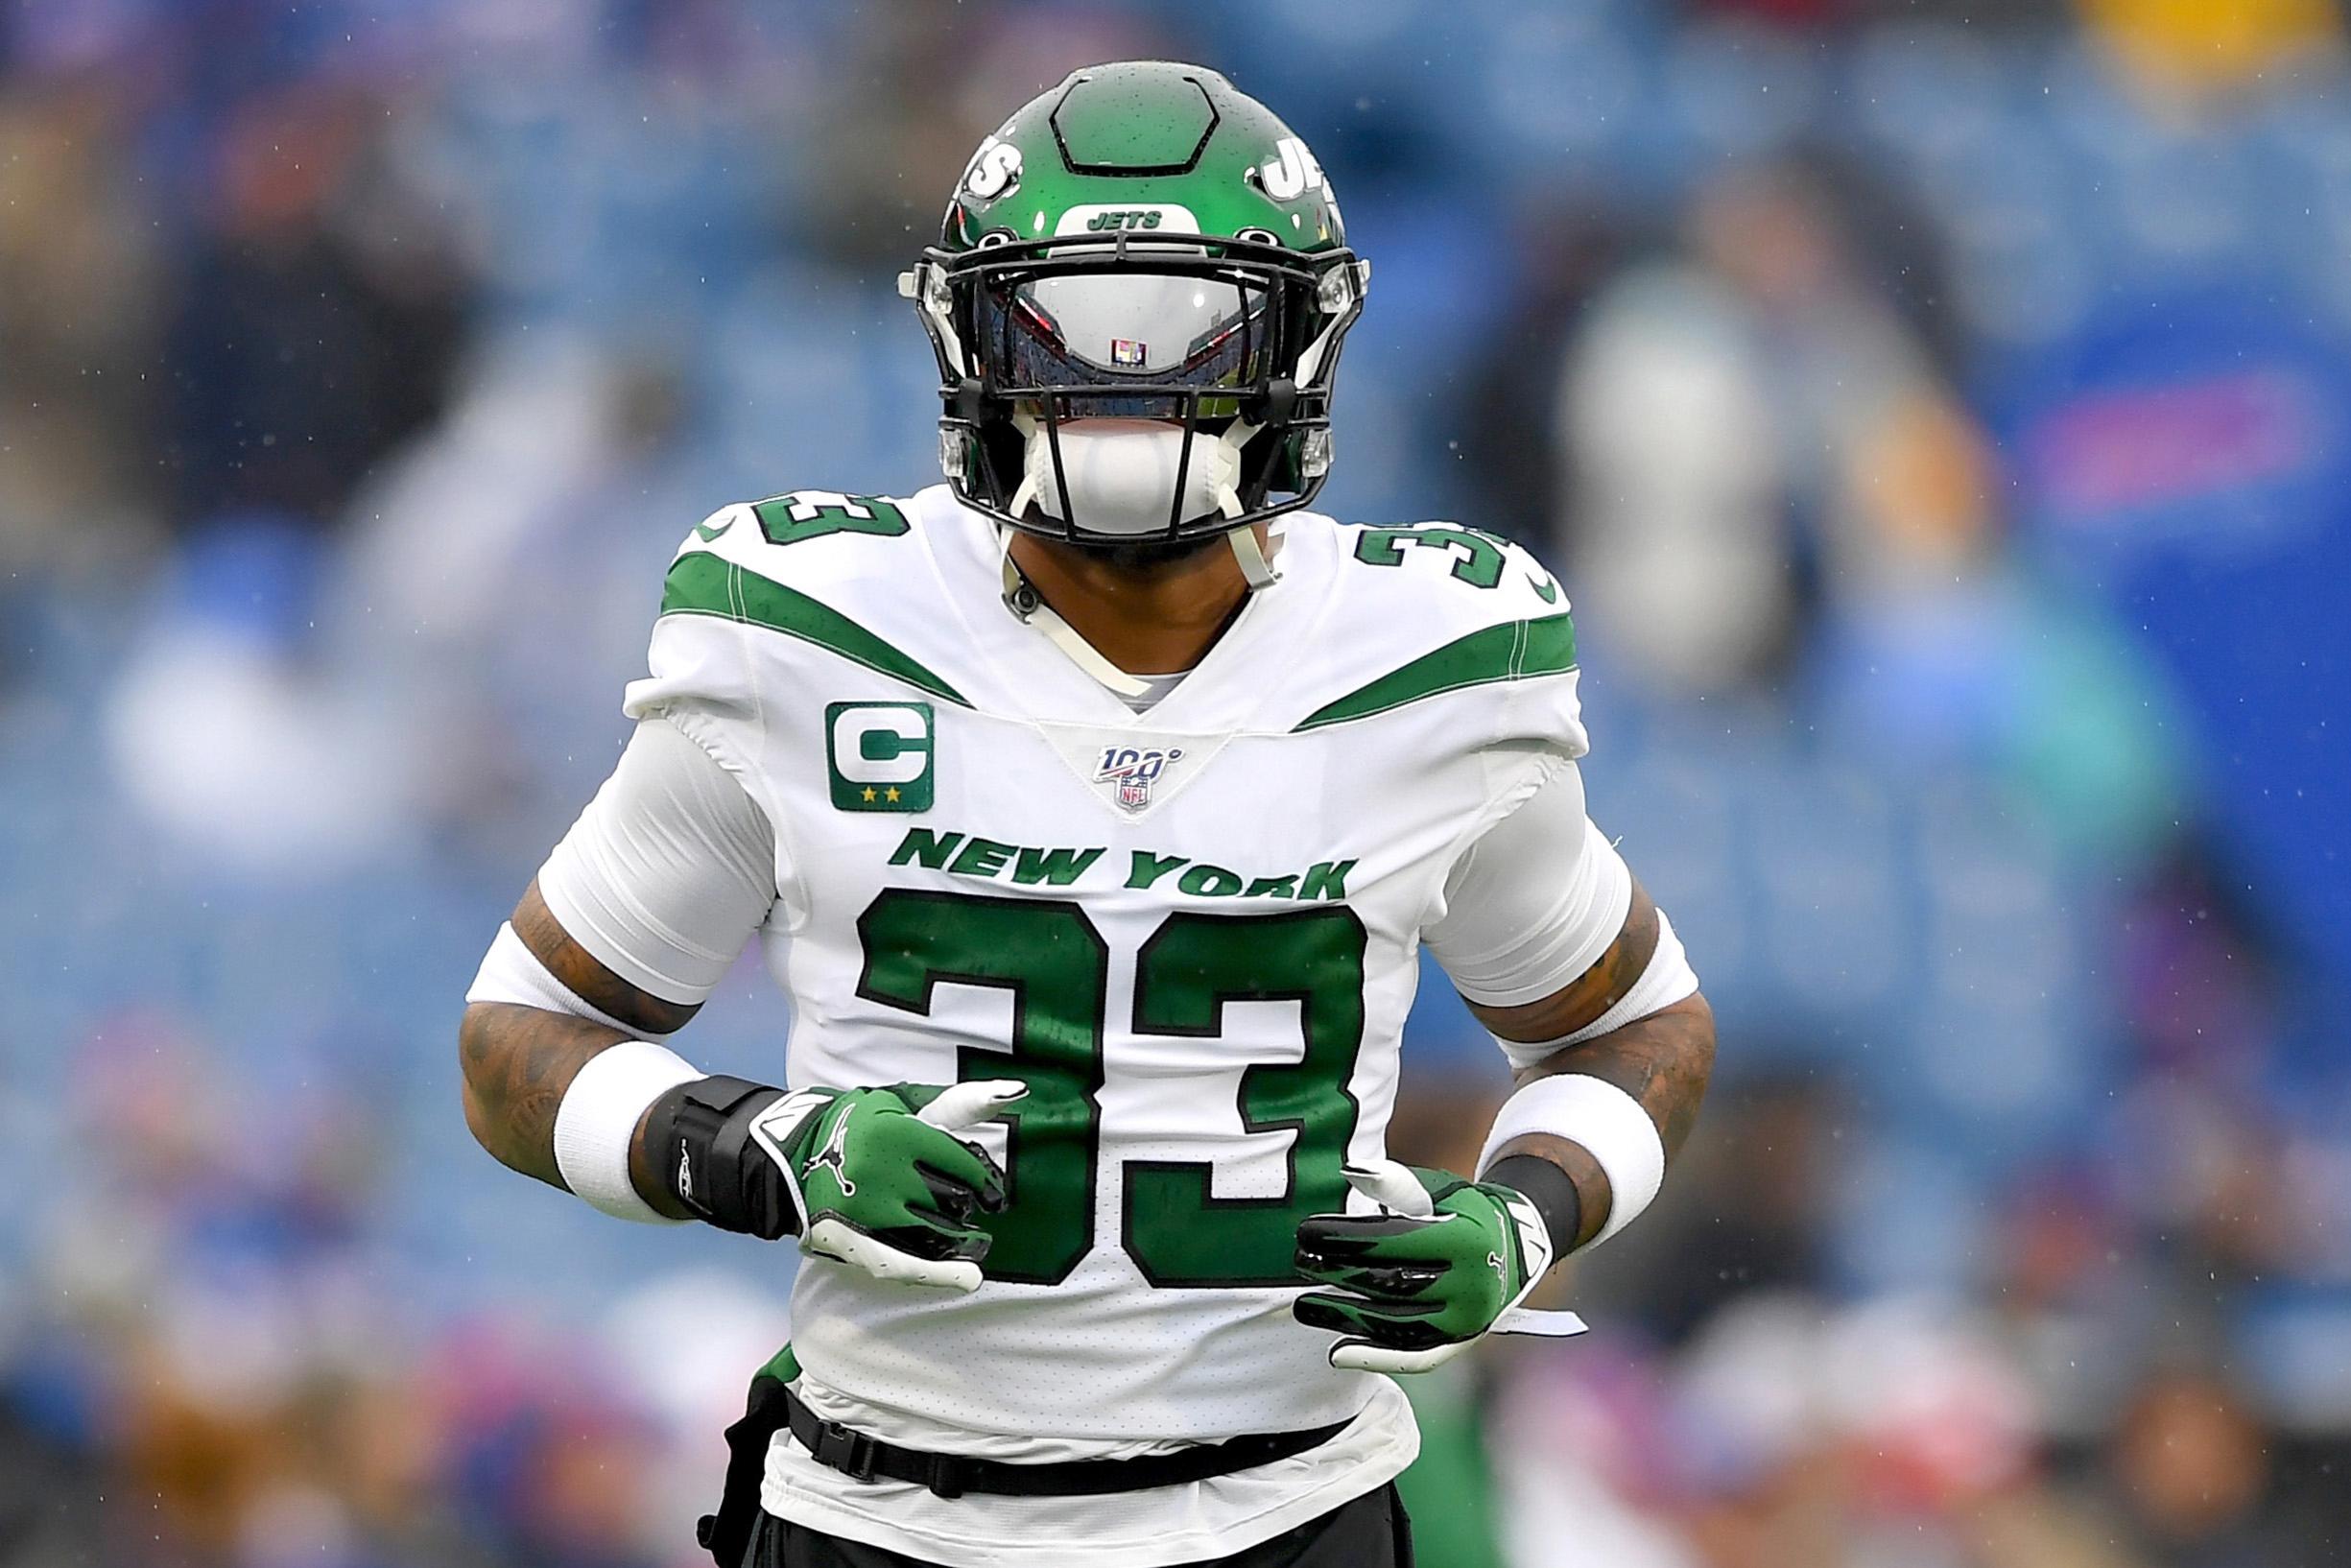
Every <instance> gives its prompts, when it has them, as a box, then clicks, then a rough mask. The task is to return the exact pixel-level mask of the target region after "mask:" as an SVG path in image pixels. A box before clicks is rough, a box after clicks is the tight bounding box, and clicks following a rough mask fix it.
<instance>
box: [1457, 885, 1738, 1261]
mask: <svg viewBox="0 0 2351 1568" xmlns="http://www.w3.org/2000/svg"><path fill="white" fill-rule="evenodd" d="M1658 936H1659V928H1658V923H1657V906H1656V904H1655V903H1654V902H1653V901H1652V900H1651V899H1650V896H1649V893H1648V891H1646V890H1644V889H1643V888H1642V886H1641V885H1640V883H1638V882H1635V883H1634V884H1633V886H1632V903H1631V906H1630V908H1629V909H1627V912H1626V915H1625V929H1624V930H1623V931H1621V932H1619V933H1618V934H1617V938H1616V940H1615V941H1613V942H1611V943H1610V944H1609V945H1608V950H1607V951H1606V952H1604V953H1603V954H1602V955H1601V956H1600V957H1599V958H1598V959H1596V960H1594V961H1593V963H1592V966H1591V967H1590V968H1588V969H1586V970H1584V972H1583V973H1582V974H1580V975H1578V976H1577V977H1576V978H1575V979H1574V980H1572V981H1570V982H1569V983H1568V984H1567V985H1566V986H1562V987H1561V988H1560V989H1558V990H1557V991H1555V992H1554V993H1552V994H1551V995H1550V996H1547V997H1545V998H1543V999H1542V1000H1541V1001H1539V1002H1531V1003H1529V1004H1527V1005H1526V1006H1524V1007H1517V1008H1488V1007H1481V1006H1479V1005H1478V1004H1476V1003H1474V1002H1473V1003H1471V1004H1470V1011H1471V1012H1473V1013H1475V1014H1477V1016H1478V1020H1479V1021H1480V1022H1481V1023H1483V1024H1484V1025H1485V1027H1486V1028H1488V1029H1490V1030H1492V1031H1493V1032H1494V1033H1496V1034H1499V1035H1501V1036H1502V1037H1503V1038H1504V1039H1508V1040H1555V1039H1558V1038H1560V1037H1561V1036H1563V1035H1568V1034H1573V1033H1576V1032H1577V1031H1579V1030H1582V1029H1589V1028H1590V1027H1591V1026H1592V1025H1594V1024H1596V1023H1598V1022H1599V1021H1600V1020H1601V1019H1602V1018H1603V1017H1604V1016H1606V1014H1607V1011H1608V1010H1609V1009H1610V1008H1612V1007H1614V1006H1616V1004H1617V1003H1618V1002H1620V1001H1622V1000H1623V999H1624V997H1625V994H1626V993H1627V991H1629V990H1631V989H1632V986H1633V984H1634V982H1636V981H1638V980H1639V979H1640V978H1641V975H1642V973H1643V971H1645V970H1646V969H1648V967H1649V963H1650V958H1652V957H1653V956H1654V955H1655V953H1656V951H1657V939H1658ZM1713 1071H1714V1010H1712V1009H1711V1008H1709V1007H1707V1005H1706V999H1705V998H1704V997H1702V996H1695V995H1694V996H1691V997H1689V998H1687V999H1685V1000H1683V1001H1680V1002H1676V1003H1674V1005H1673V1006H1672V1007H1669V1008H1663V1009H1660V1010H1657V1011H1655V1012H1652V1013H1650V1014H1649V1015H1648V1016H1647V1017H1644V1018H1635V1019H1634V1020H1632V1021H1631V1022H1630V1023H1628V1024H1626V1025H1624V1026H1623V1027H1621V1028H1618V1029H1612V1030H1610V1031H1609V1032H1608V1033H1605V1034H1601V1035H1596V1036H1595V1037H1593V1038H1591V1039H1588V1040H1585V1041H1582V1042H1581V1043H1580V1044H1577V1045H1570V1046H1563V1047H1561V1048H1560V1049H1559V1050H1557V1051H1555V1052H1553V1053H1552V1054H1551V1055H1550V1056H1548V1057H1544V1058H1543V1059H1542V1060H1540V1061H1538V1062H1536V1063H1534V1064H1533V1065H1532V1066H1531V1067H1524V1068H1521V1069H1519V1071H1518V1074H1517V1081H1518V1082H1519V1083H1521V1084H1525V1083H1530V1082H1532V1081H1534V1080H1535V1079H1538V1078H1547V1077H1549V1076H1551V1075H1552V1074H1554V1073H1583V1074H1585V1075H1587V1076H1589V1077H1592V1078H1597V1079H1599V1080H1600V1081H1603V1082H1604V1083H1612V1084H1614V1085H1616V1087H1618V1088H1620V1089H1622V1090H1624V1091H1625V1092H1626V1093H1627V1094H1628V1095H1630V1096H1632V1097H1633V1099H1635V1100H1637V1101H1639V1102H1640V1103H1641V1108H1642V1109H1644V1110H1646V1111H1648V1112H1649V1115H1650V1120H1651V1121H1653V1122H1655V1123H1656V1124H1657V1134H1658V1136H1659V1137H1660V1138H1662V1139H1663V1140H1664V1142H1665V1152H1666V1156H1667V1157H1668V1158H1669V1159H1671V1158H1672V1157H1673V1156H1674V1155H1675V1154H1677V1153H1679V1152H1680V1151H1681V1147H1682V1145H1683V1144H1684V1143H1686V1142H1688V1141H1689V1137H1690V1129H1691V1128H1692V1126H1693V1125H1695V1124H1696V1123H1697V1121H1698V1105H1699V1103H1700V1102H1701V1101H1702V1100H1704V1099H1705V1096H1706V1081H1707V1079H1708V1078H1709V1077H1710V1076H1711V1075H1712V1074H1713ZM1502 1152H1508V1153H1532V1154H1540V1155H1542V1156H1543V1157H1544V1158H1545V1159H1548V1160H1550V1161H1551V1162H1552V1163H1553V1164H1555V1165H1557V1166H1558V1167H1559V1168H1560V1169H1562V1170H1564V1171H1565V1172H1567V1174H1568V1176H1569V1177H1570V1179H1572V1180H1573V1181H1574V1182H1575V1183H1576V1192H1577V1196H1578V1197H1579V1199H1580V1200H1581V1202H1582V1224H1581V1226H1580V1234H1579V1235H1578V1236H1577V1238H1576V1241H1575V1245H1577V1246H1581V1245H1582V1244H1583V1243H1585V1242H1587V1241H1590V1240H1591V1239H1592V1238H1593V1237H1594V1236H1596V1235H1598V1234H1599V1233H1600V1229H1601V1226H1603V1224H1606V1223H1607V1219H1608V1203H1609V1196H1610V1195H1609V1192H1608V1176H1607V1173H1605V1172H1603V1170H1602V1169H1601V1168H1600V1162H1599V1161H1597V1160H1595V1159H1593V1158H1592V1156H1591V1155H1590V1154H1589V1153H1587V1152H1585V1151H1584V1150H1583V1149H1582V1147H1581V1146H1580V1145H1578V1144H1574V1143H1570V1142H1568V1141H1567V1140H1566V1139H1564V1138H1555V1137H1549V1136H1545V1135H1542V1134H1529V1135H1528V1136H1526V1137H1523V1138H1514V1139H1512V1140H1511V1141H1510V1142H1509V1143H1508V1144H1506V1145H1505V1146H1504V1148H1503V1151H1502ZM1497 1157H1499V1155H1498V1156H1497Z"/></svg>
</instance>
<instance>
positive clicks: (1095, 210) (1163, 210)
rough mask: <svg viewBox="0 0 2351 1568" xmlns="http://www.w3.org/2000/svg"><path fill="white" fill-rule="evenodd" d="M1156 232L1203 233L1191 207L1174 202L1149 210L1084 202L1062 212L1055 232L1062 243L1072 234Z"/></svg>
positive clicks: (1154, 204)
mask: <svg viewBox="0 0 2351 1568" xmlns="http://www.w3.org/2000/svg"><path fill="white" fill-rule="evenodd" d="M1154 228H1162V229H1165V230H1167V231H1168V232H1169V233H1171V234H1197V233H1199V231H1200V221H1199V219H1198V218H1196V217H1194V216H1193V214H1192V209H1191V208H1190V207H1187V206H1179V205H1178V204H1176V203H1175V202H1152V203H1151V204H1150V205H1149V206H1141V205H1138V206H1114V205H1111V204H1110V203H1108V202H1079V203H1078V204H1077V205H1075V206H1070V207H1064V208H1063V209H1062V210H1061V216H1060V217H1059V218H1058V219H1057V220H1056V221H1055V223H1054V226H1053V232H1054V237H1055V238H1056V239H1059V238H1061V237H1062V236H1064V235H1068V234H1119V233H1128V234H1140V233H1143V232H1145V231H1147V230H1149V229H1154Z"/></svg>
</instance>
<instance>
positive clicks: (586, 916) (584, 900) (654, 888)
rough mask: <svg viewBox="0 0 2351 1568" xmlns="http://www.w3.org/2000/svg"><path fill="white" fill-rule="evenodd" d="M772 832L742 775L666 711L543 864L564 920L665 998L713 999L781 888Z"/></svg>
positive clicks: (547, 889) (551, 906) (548, 893)
mask: <svg viewBox="0 0 2351 1568" xmlns="http://www.w3.org/2000/svg"><path fill="white" fill-rule="evenodd" d="M775 877H776V867H775V835H774V830H773V829H772V826H771V825H770V824H769V822H768V820H767V817H766V815H765V814H764V813H763V812H762V811H761V810H760V809H759V805H758V803H757V802H756V801H754V800H753V799H752V798H751V797H750V796H749V795H748V793H746V791H745V790H744V788H743V784H742V782H741V781H740V780H739V779H737V778H736V777H735V775H734V774H732V773H730V772H727V771H726V770H725V769H724V767H722V766H720V764H719V762H718V759H717V758H715V757H713V756H712V755H711V754H710V753H709V752H708V751H706V750H704V749H703V748H701V746H700V745H699V744H698V743H696V742H695V741H694V740H692V739H691V738H690V737H688V736H687V735H686V734H685V732H684V731H682V730H680V729H679V728H678V727H677V725H674V724H672V723H671V722H670V721H669V720H667V719H662V718H653V719H646V720H644V721H642V722H640V723H639V724H638V725H637V729H636V733H635V734H634V735H633V736H631V737H629V747H628V749H626V750H624V751H623V752H622V753H621V759H620V763H619V765H618V766H617V767H616V768H614V769H613V771H612V776H611V777H610V778H608V779H606V781H605V785H604V788H603V789H601V790H599V791H597V792H596V798H595V799H593V800H591V801H589V802H588V805H587V809H586V810H585V811H583V812H582V813H581V814H580V820H578V821H577V822H574V823H573V824H572V829H571V831H570V832H569V833H567V834H565V835H564V837H563V842H562V843H558V844H557V845H556V847H555V852H554V853H553V854H551V855H550V856H548V857H547V864H546V865H545V866H542V867H539V873H538V891H539V896H540V897H542V898H544V899H545V900H546V901H547V908H548V911H549V913H551V914H553V915H555V917H556V921H557V923H558V924H559V925H561V926H562V928H563V929H564V931H565V932H566V933H567V934H568V935H569V936H570V937H571V938H572V940H574V941H576V942H578V943H579V944H580V945H581V946H582V947H583V948H585V949H586V950H587V951H588V952H589V953H590V954H591V955H593V956H594V957H595V958H596V959H597V960H598V961H599V962H602V963H603V964H604V965H605V967H606V968H607V969H610V970H611V971H612V972H613V973H614V974H616V975H618V976H620V977H621V978H622V979H623V980H626V981H627V982H629V984H630V985H631V986H636V987H637V988H638V989H640V990H643V991H647V992H650V993H651V994H653V995H654V996H658V997H660V998H661V999H662V1000H664V1001H667V1002H679V1003H688V1004H695V1003H700V1002H701V1001H703V1000H705V999H706V998H707V997H708V996H709V995H710V993H711V991H712V990H713V989H715V988H716V987H717V986H718V983H719V981H720V980H721V978H723V977H724V975H725V973H726V970H727V966H728V965H730V964H731V963H733V962H734V961H735V955H736V954H738V953H740V952H742V951H743V944H744V943H745V942H747V941H748V940H749V939H750V937H751V934H752V933H753V932H755V931H757V930H758V929H759V927H760V925H761V924H762V923H763V922H765V921H766V919H767V917H768V912H769V910H770V909H771V908H772V907H773V905H774V903H775V897H776V886H775Z"/></svg>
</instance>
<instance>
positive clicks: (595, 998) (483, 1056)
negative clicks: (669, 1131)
mask: <svg viewBox="0 0 2351 1568" xmlns="http://www.w3.org/2000/svg"><path fill="white" fill-rule="evenodd" d="M514 932H515V935H517V936H519V937H520V938H522V940H523V945H524V946H526V947H528V948H530V949H531V951H532V953H533V954H534V956H535V957H536V958H537V959H538V961H539V962H541V963H543V964H545V965H546V966H547V969H548V972H549V973H550V974H552V975H554V976H555V977H556V979H558V981H561V982H562V983H563V986H564V987H565V988H566V989H568V990H569V991H571V992H572V994H573V995H575V996H578V997H579V998H580V999H581V1000H582V1001H584V1002H586V1003H587V1004H589V1005H590V1006H591V1007H593V1008H595V1009H596V1010H598V1011H600V1012H603V1013H606V1014H607V1015H608V1016H610V1017H614V1018H618V1019H619V1020H621V1021H622V1022H623V1023H625V1024H629V1025H632V1026H633V1027H635V1028H637V1029H639V1030H641V1031H643V1032H644V1033H649V1034H667V1033H671V1032H672V1031H674V1030H676V1029H677V1028H678V1027H679V1026H681V1025H682V1024H684V1023H685V1022H686V1020H687V1019H689V1018H692V1017H693V1016H694V1014H695V1013H696V1012H698V1011H699V1010H700V1009H699V1008H698V1007H692V1006H687V1005H684V1004H681V1003H677V1002H668V1001H664V1000H663V999H661V998H660V997H657V996H653V995H650V994H649V993H647V992H645V991H643V990H640V989H639V988H638V987H636V986H631V985H630V984H629V982H628V981H626V980H623V979H622V978H621V977H620V976H618V975H616V974H614V973H613V972H612V971H611V970H609V969H607V968H606V967H605V966H604V964H603V963H602V962H599V961H598V960H597V959H596V957H595V956H594V955H593V954H591V953H589V952H588V951H587V950H586V949H585V948H583V947H582V946H581V945H580V944H579V943H578V942H575V941H573V940H572V938H570V936H569V935H568V934H566V933H565V931H564V930H563V928H562V927H561V926H560V925H558V924H557V922H556V918H555V915H553V914H551V913H550V912H549V911H548V908H547V904H546V900H544V899H543V898H541V897H540V896H539V891H538V884H537V883H536V882H533V883H532V884H531V886H530V888H529V889H528V890H526V891H524V893H523V895H522V902H521V903H519V904H517V905H516V906H515V907H514ZM628 1038H629V1035H627V1034H625V1033H622V1032H621V1031H619V1030H617V1029H613V1028H610V1027H608V1026H607V1025H605V1024H600V1023H598V1022H596V1021H595V1020H594V1019H592V1018H578V1017H574V1016H573V1015H571V1014H570V1013H565V1012H549V1011H546V1010H543V1009H540V1008H526V1007H520V1006H516V1005H513V1004H511V1003H504V1002H477V1003H474V1004H473V1005H472V1006H470V1007H468V1008H467V1009H466V1010H465V1019H464V1022H463V1024H462V1025H460V1026H459V1029H458V1055H459V1060H460V1062H461V1064H462V1065H463V1069H464V1075H465V1125H466V1126H467V1127H469V1128H472V1129H473V1135H474V1137H475V1138H476V1139H477V1140H478V1141H479V1142H480V1143H481V1145H482V1147H483V1148H484V1149H486V1150H487V1151H489V1152H490V1153H491V1154H492V1155H493V1156H494V1157H495V1158H496V1159H497V1160H498V1161H499V1162H500V1163H501V1164H503V1165H507V1166H510V1167H511V1168H512V1169H514V1170H517V1171H520V1172H521V1173H522V1174H523V1175H525V1176H534V1177H536V1178H537V1179H539V1180H541V1181H544V1182H546V1183H547V1184H548V1185H550V1186H554V1187H560V1186H562V1185H563V1176H562V1174H561V1173H560V1172H559V1171H558V1169H557V1168H556V1160H555V1122H556V1113H557V1112H558V1110H559V1109H560V1108H561V1106H562V1104H563V1092H564V1091H565V1090H566V1089H568V1088H570V1087H571V1081H572V1079H573V1078H574V1077H575V1076H576V1075H577V1074H578V1073H579V1071H580V1069H581V1067H582V1065H583V1064H584V1063H585V1062H586V1061H587V1059H588V1058H589V1057H593V1056H595V1055H596V1054H597V1053H598V1052H600V1051H604V1050H606V1049H607V1048H609V1047H611V1046H614V1045H617V1044H619V1043H620V1042H621V1041H623V1040H625V1039H628ZM629 1174H630V1176H633V1177H634V1179H635V1182H636V1188H637V1191H638V1192H639V1193H641V1194H643V1195H644V1196H645V1199H646V1201H648V1202H650V1203H652V1204H653V1206H654V1207H655V1208H657V1209H660V1210H662V1211H663V1212H664V1213H669V1214H671V1215H672V1217H673V1218H676V1219H684V1218H687V1215H686V1214H685V1213H684V1212H683V1210H682V1209H680V1208H678V1206H677V1203H676V1200H674V1199H671V1198H670V1197H669V1194H668V1192H667V1190H666V1188H665V1187H664V1185H663V1184H662V1183H661V1182H659V1181H656V1180H654V1179H653V1178H652V1176H651V1174H650V1171H649V1168H648V1167H647V1165H646V1163H645V1149H644V1144H643V1140H642V1139H641V1138H640V1139H639V1141H638V1143H637V1145H636V1147H635V1148H633V1149H632V1150H631V1151H630V1153H629Z"/></svg>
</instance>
